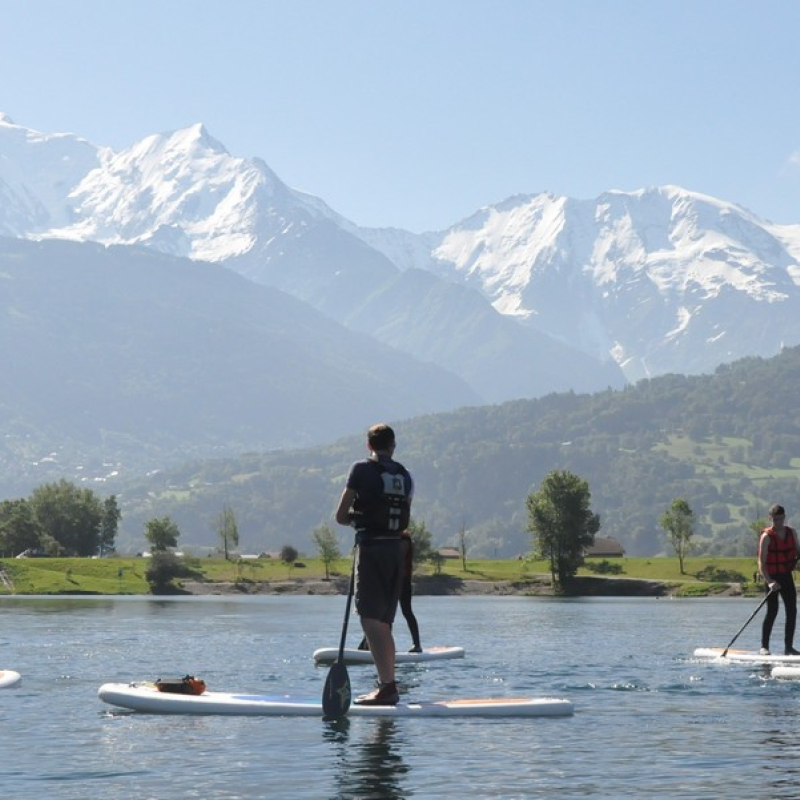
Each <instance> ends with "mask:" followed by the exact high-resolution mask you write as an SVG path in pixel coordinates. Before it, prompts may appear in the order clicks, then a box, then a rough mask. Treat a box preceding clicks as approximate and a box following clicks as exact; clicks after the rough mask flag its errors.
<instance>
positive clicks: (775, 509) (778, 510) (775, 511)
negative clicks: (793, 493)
mask: <svg viewBox="0 0 800 800" xmlns="http://www.w3.org/2000/svg"><path fill="white" fill-rule="evenodd" d="M769 515H770V516H771V517H780V516H786V512H785V511H784V510H783V506H781V505H778V504H777V503H776V504H775V505H774V506H772V508H771V509H770V510H769Z"/></svg>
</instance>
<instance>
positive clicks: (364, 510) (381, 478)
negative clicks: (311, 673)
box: [336, 424, 414, 706]
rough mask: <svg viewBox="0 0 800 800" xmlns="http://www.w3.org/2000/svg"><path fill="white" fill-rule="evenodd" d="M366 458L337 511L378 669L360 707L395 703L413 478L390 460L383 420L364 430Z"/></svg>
mask: <svg viewBox="0 0 800 800" xmlns="http://www.w3.org/2000/svg"><path fill="white" fill-rule="evenodd" d="M367 448H368V450H369V458H367V459H366V460H364V461H358V462H356V463H355V464H353V466H352V467H351V468H350V473H349V475H348V476H347V484H346V486H345V489H344V491H343V492H342V496H341V499H340V500H339V506H338V508H337V509H336V521H337V522H338V523H339V524H340V525H352V526H353V527H354V528H355V529H356V556H355V558H356V562H355V604H356V612H357V613H358V615H359V617H360V618H361V627H362V628H363V629H364V634H365V635H366V637H367V641H368V642H369V649H370V650H371V651H372V658H373V659H374V661H375V667H376V669H377V671H378V686H377V688H376V689H375V691H373V692H370V693H369V694H365V695H361V696H360V697H357V698H356V700H355V702H356V703H357V704H361V705H390V706H393V705H396V704H397V702H398V700H399V699H400V695H399V692H398V691H397V684H396V682H395V676H394V661H395V642H394V636H393V635H392V623H393V622H394V617H395V613H396V611H397V603H398V600H399V598H400V590H401V587H402V583H403V573H404V568H405V564H404V548H403V546H402V544H401V538H400V536H401V534H402V533H403V531H405V530H406V528H407V527H408V523H409V520H410V517H411V499H412V497H413V494H414V481H413V480H412V478H411V474H410V473H409V472H408V470H407V469H406V468H405V467H404V466H403V465H402V464H399V463H398V462H397V461H394V460H393V459H392V456H393V455H394V449H395V436H394V431H393V430H392V429H391V428H390V427H389V426H388V425H384V424H379V425H373V426H372V427H371V428H370V429H369V431H368V433H367Z"/></svg>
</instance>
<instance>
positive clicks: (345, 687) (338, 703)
mask: <svg viewBox="0 0 800 800" xmlns="http://www.w3.org/2000/svg"><path fill="white" fill-rule="evenodd" d="M357 552H358V551H355V552H354V553H353V566H352V568H351V570H350V587H349V589H348V590H347V603H346V605H345V611H344V622H343V623H342V638H341V641H340V642H339V655H338V656H337V658H336V661H334V662H333V664H331V668H330V670H328V677H327V679H326V680H325V687H324V689H323V690H322V712H323V716H324V717H325V718H327V719H339V718H340V717H343V716H344V715H345V714H347V712H348V710H349V709H350V676H349V675H348V674H347V667H346V666H345V663H344V643H345V639H346V638H347V622H348V620H349V619H350V605H351V603H352V601H353V592H354V590H355V579H356V554H357Z"/></svg>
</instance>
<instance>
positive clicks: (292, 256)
mask: <svg viewBox="0 0 800 800" xmlns="http://www.w3.org/2000/svg"><path fill="white" fill-rule="evenodd" d="M26 136H27V138H28V139H30V138H32V137H33V133H31V132H26V131H25V129H23V128H20V127H19V126H14V125H13V124H12V123H10V121H9V120H8V119H7V118H5V122H4V121H3V120H0V143H1V142H2V141H4V140H5V139H11V138H13V139H15V140H16V139H20V138H23V139H24V138H25V137H26ZM38 138H39V139H41V140H43V141H47V140H48V137H47V136H45V135H38ZM0 146H2V145H0ZM15 158H16V162H17V163H22V164H24V163H25V159H26V158H28V159H29V160H31V161H32V162H36V160H37V158H38V156H37V153H36V151H34V150H33V149H29V151H27V152H26V151H15ZM3 170H4V165H3V163H2V162H0V177H2V175H3ZM71 181H72V184H73V185H71V186H70V185H69V181H67V180H66V179H65V180H64V181H62V182H61V183H63V184H64V185H65V187H66V188H65V189H64V191H63V192H62V194H63V196H61V195H60V196H59V197H58V205H59V208H60V207H61V205H62V204H63V205H64V206H65V207H66V208H67V210H68V214H67V217H68V219H69V222H68V223H66V224H65V222H64V220H63V219H62V217H59V215H58V214H57V213H56V209H53V208H51V209H50V211H49V213H43V214H41V215H39V216H37V217H35V218H34V217H32V218H31V219H30V221H29V226H28V228H27V229H25V230H21V229H20V228H19V226H15V227H14V228H13V231H14V234H15V235H22V236H29V237H37V238H38V237H59V238H68V239H77V240H80V241H97V242H102V243H105V244H140V245H145V246H147V247H151V248H153V249H155V250H158V251H160V252H164V253H168V254H172V255H180V256H188V257H191V258H197V259H208V260H212V261H215V262H217V263H223V264H224V265H225V266H227V267H230V268H231V269H233V270H235V271H237V272H239V273H240V274H242V275H244V276H246V277H248V278H250V279H252V280H253V281H255V282H258V283H262V284H265V285H268V286H273V287H275V288H278V289H281V290H283V291H286V292H288V293H290V294H292V295H294V296H295V297H298V298H299V299H301V300H303V301H305V302H308V303H311V304H312V305H314V306H315V307H316V308H318V309H319V310H321V311H323V312H324V313H326V314H328V315H329V316H331V317H332V318H333V319H335V320H337V321H339V322H342V323H344V324H345V325H350V324H352V325H353V326H354V327H357V328H358V329H359V330H361V331H363V332H365V333H368V334H369V335H371V336H374V337H375V338H377V339H379V340H380V341H382V342H384V343H386V344H390V345H392V346H393V347H394V348H396V349H400V350H403V351H405V352H407V353H409V354H410V355H412V356H414V357H415V358H417V359H421V360H428V361H433V362H435V363H437V364H439V365H440V366H441V367H443V368H444V369H447V370H449V371H453V372H455V373H457V374H458V375H459V376H460V377H461V378H462V379H464V380H466V381H468V382H469V383H470V385H471V387H472V389H473V390H474V391H475V392H476V394H477V395H478V396H480V397H481V398H482V399H483V400H484V401H496V400H505V399H508V398H509V397H523V396H536V395H540V394H546V393H548V392H551V391H557V390H560V389H562V388H565V381H566V382H567V383H566V385H568V386H570V387H571V388H574V389H577V390H588V389H596V388H603V387H605V386H609V385H610V386H621V385H623V383H624V378H623V376H622V373H621V372H620V370H619V369H618V368H617V367H616V365H615V364H614V363H613V361H612V360H611V359H610V358H608V357H605V358H602V359H596V358H595V357H594V356H593V355H592V356H587V355H585V354H581V353H579V352H577V351H575V352H572V351H571V349H570V348H568V347H567V346H565V345H563V344H559V343H557V342H555V341H553V340H552V339H550V337H548V336H547V334H545V333H542V332H533V333H532V332H530V331H526V330H524V329H521V330H516V331H512V327H511V326H509V324H508V320H507V319H505V318H504V317H503V316H502V315H501V314H499V313H497V312H496V311H495V310H494V309H493V308H492V307H491V305H490V304H489V303H488V302H487V301H486V300H485V298H483V297H482V296H481V295H480V294H478V293H475V294H474V295H473V296H472V297H471V298H470V299H469V301H468V302H465V294H464V292H463V291H462V290H461V289H460V288H459V287H457V286H454V285H453V283H452V282H451V281H442V280H440V279H439V278H433V277H432V278H431V280H429V281H427V287H428V292H427V294H426V296H425V298H417V297H414V296H409V295H408V293H403V294H402V296H403V298H404V302H403V303H398V302H390V303H386V304H384V306H383V311H382V315H381V316H382V319H381V324H380V325H379V326H374V325H369V326H364V325H361V326H359V325H358V324H357V321H358V320H359V319H363V317H364V309H365V307H366V306H368V305H369V304H370V303H371V301H372V299H373V298H374V297H375V296H377V295H379V294H380V295H382V296H383V297H387V296H388V295H389V294H390V293H391V290H392V289H393V288H394V287H396V286H397V285H398V282H400V283H403V282H405V283H406V284H407V285H411V284H413V283H414V281H411V282H408V281H404V279H403V277H402V276H401V273H400V270H399V269H398V267H397V265H395V264H394V263H392V262H391V260H390V259H388V258H387V257H386V256H385V255H384V254H382V253H380V252H378V251H377V250H376V249H375V248H373V247H372V246H370V245H369V244H368V243H366V242H365V241H363V240H362V239H361V238H360V237H359V236H357V235H356V233H355V232H354V226H353V225H352V224H350V223H347V221H346V220H344V219H343V218H342V217H340V216H339V215H338V214H336V213H335V212H334V211H333V210H331V209H330V208H328V207H327V206H326V205H325V203H323V202H322V201H321V200H319V199H318V198H314V197H312V196H311V195H307V194H303V193H301V192H297V191H295V190H292V189H290V188H289V187H287V186H286V185H285V184H283V183H282V182H281V181H280V180H279V179H278V178H277V176H276V175H275V174H274V173H273V172H272V171H271V170H270V169H269V168H268V167H267V166H266V164H264V163H263V162H262V161H260V160H259V159H243V158H237V157H234V156H232V155H230V154H229V153H228V152H227V151H226V150H225V148H224V147H223V145H222V144H220V143H219V142H217V141H216V140H214V139H213V138H212V137H211V136H210V135H209V134H208V132H207V131H206V130H205V128H204V127H203V126H202V125H195V126H192V127H190V128H187V129H184V130H179V131H174V132H171V133H166V134H157V135H153V136H149V137H147V138H145V139H144V140H142V141H141V142H138V143H136V144H134V145H133V146H132V147H130V148H127V149H126V150H123V151H121V152H118V153H114V152H112V151H111V150H109V149H103V150H98V152H97V164H96V165H93V168H92V169H91V170H90V171H88V172H87V174H85V175H84V176H82V177H80V179H79V180H78V179H77V176H75V175H72V176H71ZM34 189H35V187H27V186H23V187H22V190H24V191H25V192H33V190H34ZM22 190H21V191H22ZM34 193H35V192H34ZM45 205H46V204H45ZM62 216H63V215H62ZM433 281H435V282H436V283H438V284H439V285H438V286H435V287H434V286H431V283H432V282H433ZM434 295H435V298H436V303H435V308H434V307H433V306H432V305H431V298H432V297H433V296H434ZM421 306H424V307H426V308H427V309H428V311H429V312H430V313H429V316H428V317H427V318H424V319H421V317H423V316H424V314H423V313H422V311H421ZM454 319H455V320H458V321H459V325H458V326H456V327H453V326H449V325H447V324H446V322H447V321H448V320H454ZM390 331H405V332H406V333H408V332H412V331H413V332H414V335H413V336H409V335H391V334H390V333H389V332H390ZM423 334H424V335H423ZM443 342H447V343H448V345H447V346H446V347H443V346H442V343H443ZM562 356H563V357H564V358H566V360H567V362H572V363H574V365H575V366H574V369H571V370H564V369H562V368H559V369H556V370H554V369H550V368H545V367H544V365H546V364H553V365H555V364H556V362H557V361H558V360H559V359H560V358H562ZM500 365H505V366H504V368H503V369H500Z"/></svg>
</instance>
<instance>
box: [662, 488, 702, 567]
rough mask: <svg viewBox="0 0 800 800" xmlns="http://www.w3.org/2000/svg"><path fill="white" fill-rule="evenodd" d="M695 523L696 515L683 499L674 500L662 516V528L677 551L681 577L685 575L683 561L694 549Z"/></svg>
mask: <svg viewBox="0 0 800 800" xmlns="http://www.w3.org/2000/svg"><path fill="white" fill-rule="evenodd" d="M693 522H694V513H693V512H692V509H691V508H689V504H688V503H687V502H686V501H685V500H684V499H683V498H682V497H678V498H676V499H675V500H673V501H672V505H671V506H670V507H669V510H668V511H665V512H664V513H663V514H662V515H661V527H662V528H663V529H664V530H665V531H666V532H667V534H668V535H669V540H670V542H671V543H672V548H673V550H675V555H677V556H678V563H679V564H680V568H681V575H683V574H684V571H683V560H684V558H686V556H687V555H688V554H689V551H690V550H691V549H692V536H693V535H694V530H693V529H692V525H693Z"/></svg>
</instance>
